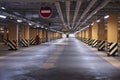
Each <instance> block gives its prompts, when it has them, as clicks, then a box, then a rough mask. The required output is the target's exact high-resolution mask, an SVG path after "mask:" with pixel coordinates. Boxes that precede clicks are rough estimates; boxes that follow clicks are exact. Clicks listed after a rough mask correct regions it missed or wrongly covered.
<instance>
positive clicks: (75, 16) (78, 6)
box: [72, 0, 82, 28]
mask: <svg viewBox="0 0 120 80" xmlns="http://www.w3.org/2000/svg"><path fill="white" fill-rule="evenodd" d="M81 3H82V1H81V0H77V2H76V8H75V13H74V16H73V21H72V22H73V23H72V28H73V26H74V24H75V21H76V18H77V15H78V12H79V9H80V6H81Z"/></svg>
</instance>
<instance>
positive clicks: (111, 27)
mask: <svg viewBox="0 0 120 80" xmlns="http://www.w3.org/2000/svg"><path fill="white" fill-rule="evenodd" d="M117 21H118V15H117V14H115V13H111V14H110V17H109V19H108V33H107V41H108V42H113V43H117V39H118V23H117Z"/></svg>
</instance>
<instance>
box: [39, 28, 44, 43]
mask: <svg viewBox="0 0 120 80" xmlns="http://www.w3.org/2000/svg"><path fill="white" fill-rule="evenodd" d="M39 37H40V43H42V38H43V36H42V29H40V30H39Z"/></svg>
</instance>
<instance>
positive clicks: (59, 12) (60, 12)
mask: <svg viewBox="0 0 120 80" xmlns="http://www.w3.org/2000/svg"><path fill="white" fill-rule="evenodd" d="M55 6H56V8H57V11H58V14H59V16H60V18H61V21H62V23H63V25H64V27H65V28H66V29H67V26H66V23H65V20H64V17H63V14H62V11H61V7H60V3H59V2H55Z"/></svg>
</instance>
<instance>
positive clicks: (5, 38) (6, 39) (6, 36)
mask: <svg viewBox="0 0 120 80" xmlns="http://www.w3.org/2000/svg"><path fill="white" fill-rule="evenodd" d="M3 42H4V44H5V45H7V42H8V29H7V28H4V34H3Z"/></svg>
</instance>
